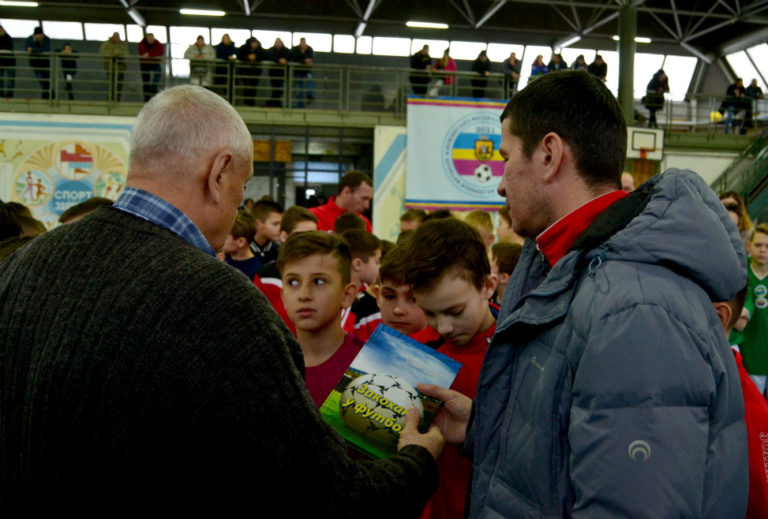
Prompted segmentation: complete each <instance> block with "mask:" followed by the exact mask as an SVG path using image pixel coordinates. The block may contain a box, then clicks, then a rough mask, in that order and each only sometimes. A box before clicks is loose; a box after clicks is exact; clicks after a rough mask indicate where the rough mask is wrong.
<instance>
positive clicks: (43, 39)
mask: <svg viewBox="0 0 768 519" xmlns="http://www.w3.org/2000/svg"><path fill="white" fill-rule="evenodd" d="M26 47H27V53H28V54H29V64H30V66H31V67H32V71H33V72H34V73H35V77H36V78H37V80H38V82H39V83H40V89H41V90H42V93H41V97H42V98H43V99H48V98H49V97H50V95H51V39H50V38H49V37H48V36H46V35H45V34H43V28H42V27H35V30H34V33H33V34H32V36H30V37H29V38H27V43H26Z"/></svg>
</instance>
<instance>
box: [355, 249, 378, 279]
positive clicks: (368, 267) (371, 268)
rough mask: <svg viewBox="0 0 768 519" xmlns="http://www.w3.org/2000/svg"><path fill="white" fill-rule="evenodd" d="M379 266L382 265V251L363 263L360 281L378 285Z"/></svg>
mask: <svg viewBox="0 0 768 519" xmlns="http://www.w3.org/2000/svg"><path fill="white" fill-rule="evenodd" d="M379 265H381V249H377V250H376V252H375V253H374V254H373V255H372V256H371V257H370V258H368V261H364V262H363V265H362V267H361V268H360V280H361V281H362V282H363V283H368V284H369V285H372V284H374V283H376V279H377V278H378V277H379Z"/></svg>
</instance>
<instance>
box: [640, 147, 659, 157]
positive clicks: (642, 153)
mask: <svg viewBox="0 0 768 519" xmlns="http://www.w3.org/2000/svg"><path fill="white" fill-rule="evenodd" d="M654 151H656V148H640V160H646V159H647V158H648V153H649V152H651V153H652V152H654Z"/></svg>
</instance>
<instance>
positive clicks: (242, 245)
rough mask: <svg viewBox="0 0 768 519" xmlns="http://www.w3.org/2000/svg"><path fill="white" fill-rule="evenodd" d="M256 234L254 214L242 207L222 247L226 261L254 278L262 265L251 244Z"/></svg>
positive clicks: (249, 277)
mask: <svg viewBox="0 0 768 519" xmlns="http://www.w3.org/2000/svg"><path fill="white" fill-rule="evenodd" d="M255 235H256V224H255V222H254V221H253V216H251V214H250V213H249V212H248V211H247V210H246V209H240V210H238V211H237V216H236V217H235V222H234V223H233V224H232V230H231V231H230V233H229V236H227V241H225V242H224V246H223V247H222V248H221V252H223V253H224V255H225V257H224V261H226V262H227V264H228V265H232V266H233V267H235V268H236V269H238V270H239V271H240V272H242V273H243V274H245V275H246V276H248V279H253V277H254V276H255V275H256V273H257V272H258V270H259V266H260V265H261V262H260V261H259V259H258V258H257V257H256V256H255V255H254V254H253V251H252V250H251V245H250V244H251V241H253V237H254V236H255Z"/></svg>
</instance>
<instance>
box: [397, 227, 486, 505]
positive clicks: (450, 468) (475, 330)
mask: <svg viewBox="0 0 768 519" xmlns="http://www.w3.org/2000/svg"><path fill="white" fill-rule="evenodd" d="M458 251H461V253H458ZM405 272H406V281H407V282H408V284H409V285H410V286H411V288H412V289H413V294H414V296H415V297H416V302H417V303H418V305H419V306H420V307H421V308H422V309H423V310H424V313H425V315H426V317H427V322H428V323H429V324H430V326H432V328H434V329H435V330H437V332H438V333H439V334H440V335H441V336H442V337H443V338H444V339H445V344H443V345H442V346H441V347H440V348H439V349H438V351H439V352H441V353H444V354H445V355H448V356H449V357H451V358H453V359H455V360H457V361H459V362H461V363H462V364H463V366H462V368H461V370H460V371H459V374H458V375H457V376H456V379H455V381H454V383H453V385H452V386H451V387H452V389H455V390H456V391H459V392H465V391H466V393H465V394H466V395H467V396H469V397H470V398H474V396H475V393H476V391H477V380H478V377H479V376H480V366H481V364H482V361H483V357H484V356H485V351H486V350H487V348H488V344H489V343H490V340H491V337H492V336H493V333H494V331H495V330H496V319H495V317H494V316H493V314H492V313H491V309H490V306H489V303H488V300H489V299H490V297H491V296H492V295H493V292H494V290H495V289H496V276H494V275H493V274H491V266H490V263H489V261H488V254H487V253H486V250H485V244H484V242H483V239H482V238H481V237H480V234H479V233H478V232H477V231H476V230H475V229H473V228H472V227H471V226H470V225H469V224H467V223H466V222H462V221H461V220H458V219H456V218H445V219H439V220H430V221H427V222H424V224H422V225H421V226H420V227H419V228H418V229H417V230H416V232H415V234H414V235H413V238H412V239H411V240H410V241H409V242H408V245H407V252H406V261H405ZM438 466H439V467H440V485H439V486H438V489H437V492H436V493H435V495H434V496H433V498H432V500H431V501H430V504H429V505H428V506H429V508H430V510H429V517H432V518H448V517H461V516H462V514H463V511H464V505H465V501H466V494H467V487H468V485H469V480H470V470H471V462H470V461H469V460H468V459H465V458H462V457H461V456H460V455H459V451H458V448H456V446H450V447H448V448H446V449H445V450H444V451H443V457H442V458H441V459H440V461H439V463H438Z"/></svg>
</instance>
